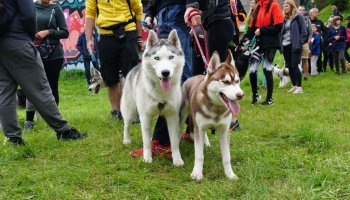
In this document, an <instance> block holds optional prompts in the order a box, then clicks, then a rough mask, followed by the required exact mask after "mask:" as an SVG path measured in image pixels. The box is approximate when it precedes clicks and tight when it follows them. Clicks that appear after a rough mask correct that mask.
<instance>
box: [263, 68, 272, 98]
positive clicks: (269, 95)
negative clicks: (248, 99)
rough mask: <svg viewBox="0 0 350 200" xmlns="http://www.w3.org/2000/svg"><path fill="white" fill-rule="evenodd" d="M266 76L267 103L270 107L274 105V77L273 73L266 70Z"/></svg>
mask: <svg viewBox="0 0 350 200" xmlns="http://www.w3.org/2000/svg"><path fill="white" fill-rule="evenodd" d="M264 74H265V77H266V86H267V94H266V100H265V102H269V103H268V105H272V104H273V102H272V93H273V75H272V71H267V70H266V69H264Z"/></svg>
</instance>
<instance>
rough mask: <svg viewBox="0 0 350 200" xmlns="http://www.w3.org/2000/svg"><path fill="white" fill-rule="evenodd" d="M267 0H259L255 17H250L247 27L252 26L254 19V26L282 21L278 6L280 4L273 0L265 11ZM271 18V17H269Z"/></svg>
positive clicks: (280, 22)
mask: <svg viewBox="0 0 350 200" xmlns="http://www.w3.org/2000/svg"><path fill="white" fill-rule="evenodd" d="M267 3H268V0H260V1H259V2H258V5H259V6H260V8H259V11H258V15H257V19H256V20H254V19H251V20H250V24H249V27H252V25H253V22H254V21H255V27H256V28H260V29H261V28H264V27H265V26H271V25H276V24H282V23H283V14H282V11H281V8H280V5H279V4H278V2H277V1H276V0H273V2H272V4H271V6H270V9H269V10H268V11H267V13H265V12H266V7H267ZM271 18H272V19H271Z"/></svg>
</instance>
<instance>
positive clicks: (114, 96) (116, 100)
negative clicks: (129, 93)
mask: <svg viewBox="0 0 350 200" xmlns="http://www.w3.org/2000/svg"><path fill="white" fill-rule="evenodd" d="M121 96H122V93H121V89H120V82H119V83H117V84H115V85H112V86H109V87H108V98H109V102H110V103H111V106H112V109H113V110H117V111H120V98H121Z"/></svg>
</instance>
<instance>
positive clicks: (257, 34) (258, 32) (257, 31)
mask: <svg viewBox="0 0 350 200" xmlns="http://www.w3.org/2000/svg"><path fill="white" fill-rule="evenodd" d="M260 34H261V33H260V28H258V29H256V30H255V35H256V36H259V35H260Z"/></svg>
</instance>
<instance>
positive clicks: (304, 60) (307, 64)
mask: <svg viewBox="0 0 350 200" xmlns="http://www.w3.org/2000/svg"><path fill="white" fill-rule="evenodd" d="M302 64H303V68H304V78H305V77H308V74H309V62H308V61H307V59H302Z"/></svg>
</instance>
